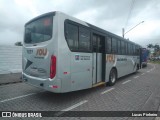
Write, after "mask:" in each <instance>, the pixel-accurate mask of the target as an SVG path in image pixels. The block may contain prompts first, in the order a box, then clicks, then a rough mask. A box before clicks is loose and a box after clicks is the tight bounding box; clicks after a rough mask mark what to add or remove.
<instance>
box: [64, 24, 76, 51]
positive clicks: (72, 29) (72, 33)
mask: <svg viewBox="0 0 160 120" xmlns="http://www.w3.org/2000/svg"><path fill="white" fill-rule="evenodd" d="M65 30H66V31H65V36H66V39H67V43H68V46H69V48H70V49H71V50H77V49H78V27H77V26H75V25H72V24H67V25H66V29H65Z"/></svg>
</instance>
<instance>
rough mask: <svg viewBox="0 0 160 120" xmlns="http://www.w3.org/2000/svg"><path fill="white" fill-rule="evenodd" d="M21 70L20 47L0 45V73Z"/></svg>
mask: <svg viewBox="0 0 160 120" xmlns="http://www.w3.org/2000/svg"><path fill="white" fill-rule="evenodd" d="M21 71H22V47H21V46H7V45H0V74H7V73H18V72H21Z"/></svg>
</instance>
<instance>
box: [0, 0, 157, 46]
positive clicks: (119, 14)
mask: <svg viewBox="0 0 160 120" xmlns="http://www.w3.org/2000/svg"><path fill="white" fill-rule="evenodd" d="M132 1H133V0H99V1H97V0H84V1H82V0H47V1H46V0H1V1H0V18H1V19H0V44H4V43H5V44H14V43H15V42H16V41H23V33H24V24H25V23H26V22H27V21H29V20H30V19H32V18H34V17H36V16H38V15H41V14H43V13H47V12H50V11H61V12H64V13H66V14H68V15H70V16H73V17H76V18H78V19H81V20H83V21H86V22H88V23H91V24H93V25H95V26H98V27H100V28H103V29H105V30H107V31H110V32H112V33H115V34H118V35H120V36H121V34H122V28H123V27H125V25H126V23H127V26H126V27H125V30H126V31H127V30H129V29H130V28H132V27H133V26H135V25H136V24H138V23H139V22H141V21H145V22H144V23H143V24H141V25H139V26H137V27H136V28H135V29H133V30H132V31H131V32H129V33H127V34H126V38H129V39H130V40H132V41H134V42H138V43H140V44H142V45H145V44H149V43H152V42H154V43H156V42H158V40H157V39H159V38H160V32H159V31H160V25H159V19H160V16H159V13H160V3H159V1H158V0H134V4H133V8H132V10H131V5H132V4H131V3H132ZM130 10H131V12H130ZM129 13H130V14H129ZM128 16H129V17H128ZM127 18H128V22H127ZM140 39H141V41H142V42H140ZM146 39H148V40H147V42H146ZM151 39H152V40H151ZM153 39H154V40H153ZM11 41H13V42H11ZM159 44H160V43H159Z"/></svg>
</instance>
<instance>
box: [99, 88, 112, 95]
mask: <svg viewBox="0 0 160 120" xmlns="http://www.w3.org/2000/svg"><path fill="white" fill-rule="evenodd" d="M111 90H114V88H110V89H108V90H106V91H103V92H102V93H101V94H105V93H107V92H109V91H111Z"/></svg>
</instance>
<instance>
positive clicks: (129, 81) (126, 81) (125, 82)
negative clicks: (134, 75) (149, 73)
mask: <svg viewBox="0 0 160 120" xmlns="http://www.w3.org/2000/svg"><path fill="white" fill-rule="evenodd" d="M130 81H131V80H127V81H125V82H123V83H122V84H126V83H128V82H130Z"/></svg>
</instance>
